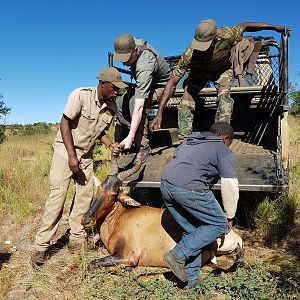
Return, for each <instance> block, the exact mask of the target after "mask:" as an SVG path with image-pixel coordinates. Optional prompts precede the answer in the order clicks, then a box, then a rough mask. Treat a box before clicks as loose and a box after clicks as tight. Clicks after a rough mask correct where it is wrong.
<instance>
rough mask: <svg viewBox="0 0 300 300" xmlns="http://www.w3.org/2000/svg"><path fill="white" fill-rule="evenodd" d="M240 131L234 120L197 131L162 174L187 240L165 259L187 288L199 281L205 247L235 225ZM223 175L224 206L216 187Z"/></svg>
mask: <svg viewBox="0 0 300 300" xmlns="http://www.w3.org/2000/svg"><path fill="white" fill-rule="evenodd" d="M233 137H234V133H233V129H232V127H231V125H230V124H228V123H225V122H218V123H215V124H213V125H212V126H211V128H210V132H193V133H192V134H191V135H189V136H188V137H187V138H186V139H185V140H184V141H183V143H182V144H181V145H180V146H179V147H178V148H177V149H176V151H175V153H174V156H173V159H172V160H171V161H170V162H169V163H168V165H167V166H166V168H165V171H164V173H163V176H162V178H161V192H162V196H163V198H164V202H165V204H166V207H167V208H168V210H169V211H170V213H171V215H172V216H173V218H174V219H175V221H176V222H177V223H178V224H179V225H180V226H181V227H182V229H183V235H182V238H181V240H180V241H179V242H178V243H177V244H176V246H175V247H174V248H173V249H172V250H171V251H169V252H166V253H165V254H164V260H165V261H166V262H167V264H168V265H169V267H170V269H171V270H172V271H173V273H174V274H175V275H176V276H177V277H178V278H179V279H180V280H181V281H183V282H188V283H187V285H186V287H185V289H189V288H193V287H194V286H195V285H197V284H199V282H200V281H201V279H200V267H201V252H202V250H203V248H205V247H206V246H207V245H209V244H211V243H212V242H213V241H215V240H216V239H217V238H218V237H220V236H221V235H223V234H224V233H226V232H227V230H228V229H229V230H230V229H231V228H232V223H233V218H234V216H235V212H236V208H237V202H238V197H239V189H238V180H237V176H236V170H235V157H234V154H233V152H232V151H231V150H230V149H229V146H230V145H231V143H232V140H233ZM219 178H221V194H222V202H223V209H224V212H223V209H222V208H221V206H220V204H219V203H218V201H217V200H216V198H215V197H214V195H213V193H212V191H211V190H210V185H211V184H213V183H215V182H217V181H218V179H219Z"/></svg>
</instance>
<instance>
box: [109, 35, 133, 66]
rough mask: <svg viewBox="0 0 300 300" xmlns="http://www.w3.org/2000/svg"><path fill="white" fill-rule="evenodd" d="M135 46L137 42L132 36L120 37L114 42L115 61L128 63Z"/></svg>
mask: <svg viewBox="0 0 300 300" xmlns="http://www.w3.org/2000/svg"><path fill="white" fill-rule="evenodd" d="M135 46H136V45H135V41H134V38H133V36H132V35H131V34H128V33H124V34H120V35H118V36H117V37H116V39H115V40H114V48H115V54H114V57H113V59H114V60H117V61H121V62H126V61H128V59H129V58H130V55H131V52H132V50H133V49H134V48H135Z"/></svg>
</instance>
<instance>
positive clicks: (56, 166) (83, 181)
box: [35, 151, 93, 251]
mask: <svg viewBox="0 0 300 300" xmlns="http://www.w3.org/2000/svg"><path fill="white" fill-rule="evenodd" d="M92 175H93V163H90V164H89V165H87V166H86V167H85V168H82V169H81V171H80V172H79V173H76V174H73V173H72V171H71V170H70V168H69V165H68V161H67V160H66V159H65V158H64V157H63V156H61V155H60V154H58V153H56V152H55V151H54V154H53V159H52V165H51V169H50V189H51V191H50V195H49V198H48V200H47V202H46V205H45V212H44V215H43V217H42V220H41V223H42V224H41V227H40V229H39V231H38V233H37V234H36V239H35V248H36V250H38V251H45V250H47V248H48V247H49V245H50V240H51V238H52V237H53V236H54V234H55V232H56V230H57V227H58V225H59V221H60V219H61V217H62V214H63V208H64V204H65V201H66V196H67V191H68V187H69V184H70V180H71V178H73V179H74V182H75V195H74V197H73V202H72V205H71V209H70V213H69V226H70V240H75V241H76V240H78V242H80V241H82V240H84V238H85V237H86V233H85V230H84V227H83V226H82V224H81V220H82V217H83V215H84V214H85V213H86V212H87V211H88V209H89V207H90V204H91V201H92V198H93V176H92Z"/></svg>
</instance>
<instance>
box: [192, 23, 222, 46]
mask: <svg viewBox="0 0 300 300" xmlns="http://www.w3.org/2000/svg"><path fill="white" fill-rule="evenodd" d="M216 33H217V26H216V22H215V21H214V20H202V21H201V22H200V23H199V24H198V26H197V27H196V29H195V33H194V39H193V42H192V44H191V48H192V49H196V50H199V51H206V50H207V49H208V48H209V47H210V45H211V43H212V41H213V39H214V37H215V36H216Z"/></svg>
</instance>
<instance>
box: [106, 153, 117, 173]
mask: <svg viewBox="0 0 300 300" xmlns="http://www.w3.org/2000/svg"><path fill="white" fill-rule="evenodd" d="M118 159H119V157H118V156H114V155H112V154H111V160H110V170H109V173H108V175H117V174H118V172H119V168H118Z"/></svg>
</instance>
